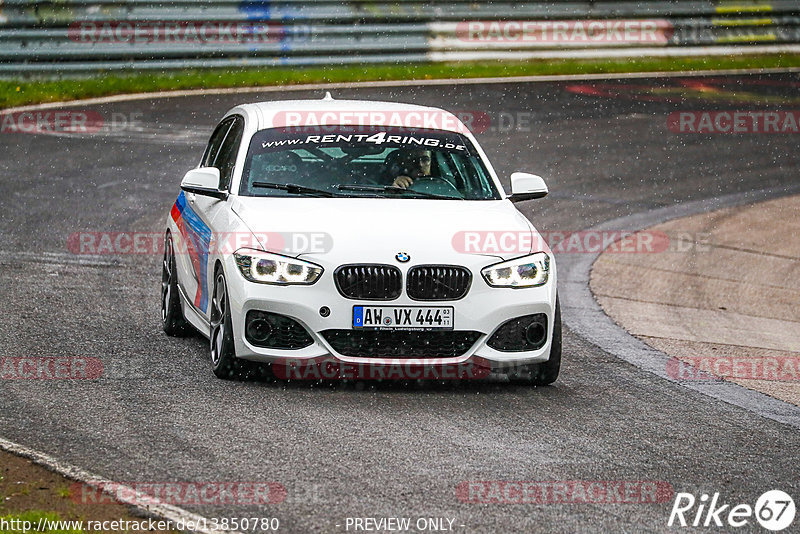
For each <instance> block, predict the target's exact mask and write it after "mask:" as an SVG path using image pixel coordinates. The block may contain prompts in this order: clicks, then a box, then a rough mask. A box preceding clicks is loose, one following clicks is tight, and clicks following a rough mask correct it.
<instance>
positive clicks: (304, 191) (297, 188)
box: [253, 182, 339, 197]
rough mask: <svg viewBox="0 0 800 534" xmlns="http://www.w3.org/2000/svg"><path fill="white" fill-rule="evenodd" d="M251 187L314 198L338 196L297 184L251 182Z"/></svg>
mask: <svg viewBox="0 0 800 534" xmlns="http://www.w3.org/2000/svg"><path fill="white" fill-rule="evenodd" d="M253 187H264V188H267V189H280V190H281V191H286V192H287V193H291V194H293V195H309V196H316V197H336V196H339V195H337V194H336V193H333V192H331V191H325V190H324V189H314V188H313V187H306V186H304V185H297V184H276V183H273V182H253Z"/></svg>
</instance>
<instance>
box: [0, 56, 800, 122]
mask: <svg viewBox="0 0 800 534" xmlns="http://www.w3.org/2000/svg"><path fill="white" fill-rule="evenodd" d="M787 67H800V56H798V55H793V54H769V55H755V56H709V57H686V58H637V59H630V58H625V59H596V60H587V59H580V60H577V59H565V60H547V61H544V60H538V61H525V62H493V63H483V62H481V63H476V62H463V63H434V64H431V63H424V64H403V65H358V66H343V67H326V68H319V67H313V68H269V69H239V70H232V71H221V70H205V71H202V70H187V71H177V72H169V73H147V74H141V73H140V74H132V75H127V76H126V75H107V74H104V73H99V74H97V75H96V76H95V77H93V78H64V79H59V80H38V81H36V80H26V81H14V80H0V109H2V108H8V107H14V106H21V105H26V104H39V103H42V102H56V101H64V100H73V99H78V98H92V97H99V96H108V95H116V94H125V93H140V92H150V91H169V90H178V89H199V88H222V87H258V86H268V85H288V84H304V83H327V82H357V81H376V80H420V79H434V78H477V77H492V76H525V75H548V74H550V75H552V74H598V73H621V72H656V71H693V70H724V69H756V68H787Z"/></svg>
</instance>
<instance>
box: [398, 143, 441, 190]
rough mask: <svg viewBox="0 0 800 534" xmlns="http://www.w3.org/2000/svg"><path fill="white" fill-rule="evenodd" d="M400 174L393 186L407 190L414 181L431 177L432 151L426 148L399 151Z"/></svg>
mask: <svg viewBox="0 0 800 534" xmlns="http://www.w3.org/2000/svg"><path fill="white" fill-rule="evenodd" d="M397 152H398V153H399V154H398V160H397V162H398V164H399V171H398V172H399V174H398V175H397V176H396V177H395V179H394V181H393V182H392V185H393V186H396V187H402V188H403V189H407V188H408V187H409V186H410V185H411V184H413V183H414V180H416V179H417V178H422V177H425V176H431V151H430V150H426V149H424V148H412V149H400V150H398V151H397Z"/></svg>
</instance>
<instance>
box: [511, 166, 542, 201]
mask: <svg viewBox="0 0 800 534" xmlns="http://www.w3.org/2000/svg"><path fill="white" fill-rule="evenodd" d="M549 192H550V191H549V190H548V189H547V184H545V183H544V180H543V179H542V177H541V176H536V175H535V174H528V173H527V172H515V173H513V174H512V175H511V196H509V197H508V199H509V200H510V201H511V202H520V201H522V200H532V199H534V198H542V197H546V196H547V193H549Z"/></svg>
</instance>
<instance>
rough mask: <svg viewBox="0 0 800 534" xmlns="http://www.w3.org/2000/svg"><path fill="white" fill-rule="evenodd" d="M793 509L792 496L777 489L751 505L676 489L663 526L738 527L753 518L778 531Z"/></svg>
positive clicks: (787, 524)
mask: <svg viewBox="0 0 800 534" xmlns="http://www.w3.org/2000/svg"><path fill="white" fill-rule="evenodd" d="M795 511H796V510H795V505H794V500H792V498H791V497H790V496H789V494H787V493H786V492H783V491H781V490H771V491H767V492H766V493H764V494H763V495H761V496H760V497H759V498H758V499H757V500H756V504H755V506H750V505H749V504H745V503H742V504H730V503H726V502H724V501H723V500H722V499H720V496H719V493H714V495H713V496H711V497H710V498H709V496H708V494H707V493H704V494H702V495H701V496H700V498H699V499H697V498H696V497H695V496H694V495H693V494H691V493H678V494H677V495H676V496H675V502H674V503H673V505H672V512H670V514H669V521H668V522H667V526H668V527H671V526H681V527H687V526H692V527H713V526H716V527H734V528H738V527H744V526H748V525H751V524H752V520H753V519H754V518H755V520H756V521H757V522H758V524H759V525H761V526H762V527H763V528H765V529H767V530H771V531H772V532H778V531H781V530H783V529H785V528H787V527H788V526H789V525H791V524H792V522H793V521H794V515H795Z"/></svg>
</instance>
